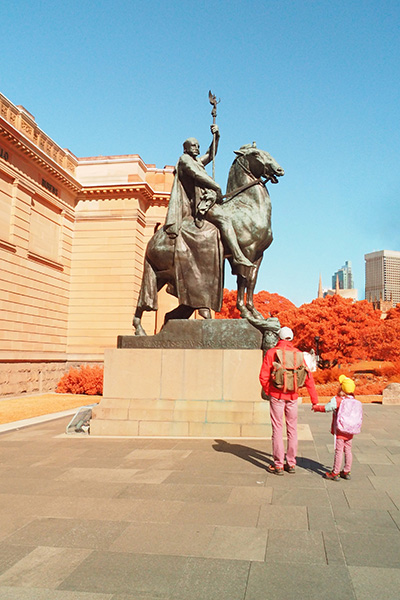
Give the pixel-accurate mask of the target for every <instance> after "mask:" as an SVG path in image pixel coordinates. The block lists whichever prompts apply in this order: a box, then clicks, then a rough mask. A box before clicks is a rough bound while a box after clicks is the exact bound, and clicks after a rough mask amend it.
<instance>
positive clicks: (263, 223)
mask: <svg viewBox="0 0 400 600" xmlns="http://www.w3.org/2000/svg"><path fill="white" fill-rule="evenodd" d="M235 154H236V155H237V156H236V158H235V160H234V161H233V164H232V166H231V168H230V171H229V176H228V182H227V192H226V194H225V196H224V199H223V201H222V202H220V203H218V202H217V203H215V204H213V205H212V207H211V208H210V209H209V210H208V212H207V213H206V214H205V219H206V220H207V221H209V222H211V223H218V221H220V220H221V219H223V218H226V219H229V220H230V222H231V224H232V227H233V229H234V231H235V234H236V237H237V240H238V243H239V246H240V248H241V249H242V251H243V254H244V255H245V256H246V258H248V259H249V260H250V261H251V262H252V263H253V264H254V268H252V269H251V268H247V270H246V271H245V272H242V274H238V276H237V285H238V294H237V304H236V306H237V308H238V310H239V311H240V314H241V316H242V318H246V317H249V318H252V319H254V318H255V319H258V318H263V317H262V315H261V314H260V313H258V311H257V310H256V309H255V308H254V302H253V294H254V288H255V285H256V281H257V275H258V270H259V268H260V264H261V261H262V257H263V253H264V251H265V250H266V249H267V248H268V247H269V246H270V245H271V243H272V239H273V237H272V229H271V200H270V197H269V193H268V190H267V188H266V185H265V184H266V183H267V182H268V181H270V182H271V183H278V177H281V176H282V175H284V170H283V169H282V167H281V166H280V165H279V164H278V163H277V162H276V161H275V159H274V158H273V157H272V156H271V155H270V154H268V152H265V151H264V150H260V149H259V148H257V147H256V146H255V145H254V144H253V145H250V144H249V145H246V146H242V147H241V148H240V149H239V150H238V151H236V152H235ZM210 193H211V194H212V192H210V190H207V192H206V196H207V197H209V194H210ZM174 244H175V242H174V240H171V239H170V238H169V237H168V235H167V234H166V232H165V231H164V230H163V229H162V228H161V229H159V230H158V231H156V233H155V234H154V235H153V237H152V238H151V239H150V241H149V243H148V245H147V249H146V256H145V263H144V271H143V279H142V285H141V290H140V294H139V300H138V305H137V307H136V311H135V316H134V318H133V325H134V327H135V329H136V332H135V334H136V335H146V334H145V331H144V330H143V328H142V325H141V318H142V314H143V312H144V311H146V310H157V301H156V297H157V292H158V291H159V290H160V289H161V288H162V287H163V286H164V285H166V284H172V288H173V287H174V281H173V278H174V268H173V264H174V247H175V246H174ZM224 257H225V258H227V259H228V260H229V261H230V262H231V265H232V261H231V257H230V255H229V251H228V249H227V248H224ZM245 294H246V302H245V299H244V298H245ZM196 308H199V307H190V306H186V305H183V304H180V305H179V306H178V307H177V308H176V309H174V310H173V311H171V312H170V313H167V315H166V317H165V320H166V321H167V320H169V319H171V318H175V319H187V318H189V317H190V316H191V314H192V313H193V312H194V310H195V309H196ZM199 312H200V314H201V315H202V316H204V317H205V318H208V317H209V316H210V311H209V310H208V309H207V308H205V307H202V309H201V310H200V311H199Z"/></svg>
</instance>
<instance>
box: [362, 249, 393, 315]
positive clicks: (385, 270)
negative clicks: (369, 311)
mask: <svg viewBox="0 0 400 600" xmlns="http://www.w3.org/2000/svg"><path fill="white" fill-rule="evenodd" d="M364 258H365V299H366V300H369V301H370V302H377V301H379V300H384V301H385V300H391V302H392V305H393V306H396V304H398V303H400V252H397V251H395V250H379V252H370V253H369V254H365V256H364Z"/></svg>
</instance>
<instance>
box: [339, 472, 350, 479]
mask: <svg viewBox="0 0 400 600" xmlns="http://www.w3.org/2000/svg"><path fill="white" fill-rule="evenodd" d="M340 477H341V478H342V479H351V475H350V471H347V472H346V471H340Z"/></svg>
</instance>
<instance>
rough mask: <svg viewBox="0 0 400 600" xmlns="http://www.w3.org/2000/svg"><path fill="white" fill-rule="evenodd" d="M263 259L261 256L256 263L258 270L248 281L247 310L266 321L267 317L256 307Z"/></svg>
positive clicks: (256, 269) (255, 270)
mask: <svg viewBox="0 0 400 600" xmlns="http://www.w3.org/2000/svg"><path fill="white" fill-rule="evenodd" d="M262 259H263V257H262V256H260V258H259V259H258V260H256V261H255V263H254V264H255V265H256V268H255V269H254V270H253V273H251V274H250V276H249V278H248V280H247V294H246V308H247V310H248V311H249V312H250V313H251V314H252V316H253V317H255V318H256V319H264V318H265V317H264V316H263V315H262V314H261V313H260V312H259V311H258V310H257V309H256V308H255V307H254V289H255V287H256V282H257V275H258V270H259V268H260V265H261V261H262Z"/></svg>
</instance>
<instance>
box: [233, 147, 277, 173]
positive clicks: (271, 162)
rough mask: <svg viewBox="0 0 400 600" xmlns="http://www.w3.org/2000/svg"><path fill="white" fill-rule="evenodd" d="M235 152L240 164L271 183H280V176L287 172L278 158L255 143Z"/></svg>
mask: <svg viewBox="0 0 400 600" xmlns="http://www.w3.org/2000/svg"><path fill="white" fill-rule="evenodd" d="M235 154H236V155H237V156H238V159H237V161H238V162H239V164H241V166H242V167H243V168H244V169H245V170H246V169H248V170H249V171H250V173H252V175H254V177H257V178H259V177H265V179H266V180H267V181H270V182H271V183H278V177H282V175H284V174H285V171H284V170H283V169H282V167H281V166H280V165H279V164H278V163H277V162H276V160H275V159H274V158H273V157H272V156H271V155H270V154H268V152H265V150H260V149H259V148H257V147H256V145H255V143H253V144H247V145H246V146H241V148H239V150H237V151H235Z"/></svg>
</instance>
